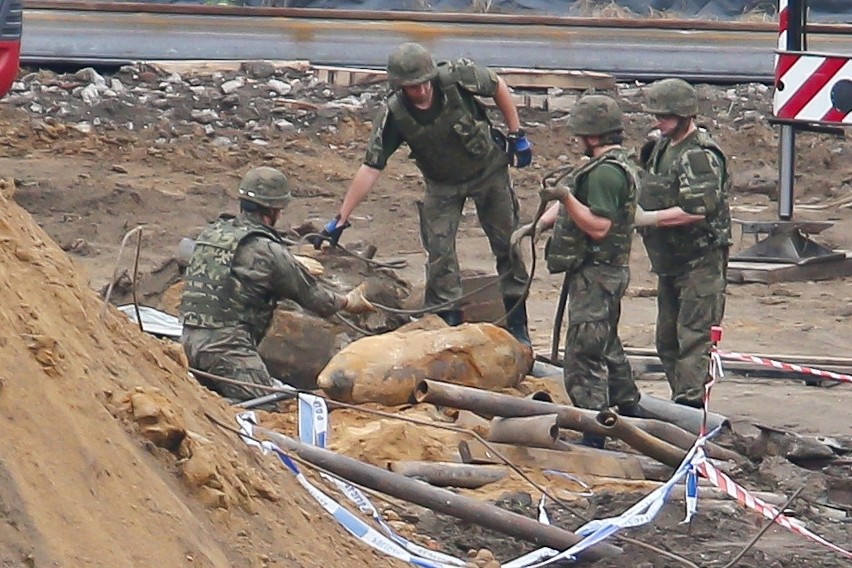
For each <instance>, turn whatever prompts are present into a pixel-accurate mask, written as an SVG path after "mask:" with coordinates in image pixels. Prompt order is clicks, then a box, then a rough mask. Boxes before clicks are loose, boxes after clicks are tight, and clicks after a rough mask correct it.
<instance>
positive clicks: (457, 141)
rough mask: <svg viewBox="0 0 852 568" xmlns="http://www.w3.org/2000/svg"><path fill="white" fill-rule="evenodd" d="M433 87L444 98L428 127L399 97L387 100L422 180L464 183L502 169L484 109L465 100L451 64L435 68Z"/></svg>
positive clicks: (501, 157)
mask: <svg viewBox="0 0 852 568" xmlns="http://www.w3.org/2000/svg"><path fill="white" fill-rule="evenodd" d="M436 86H437V88H439V89H440V90H441V92H442V93H443V94H444V104H443V108H442V109H441V112H440V114H438V116H437V117H435V119H434V120H433V121H432V122H431V123H428V124H421V123H419V122H418V121H417V119H416V118H415V117H414V116H413V115H412V114H411V112H409V110H408V108H407V107H406V106H405V103H404V101H403V100H402V95H400V94H399V93H394V94H393V95H391V96H390V97H389V98H388V108H389V109H390V111H391V113H392V114H393V118H394V120H395V121H396V125H397V127H398V128H399V130H400V132H401V133H402V137H403V138H404V139H405V142H406V143H407V144H408V147H409V148H411V154H412V156H413V157H414V161H415V163H416V164H417V167H418V168H419V169H420V171H421V172H423V175H424V176H425V177H426V178H427V179H430V180H432V181H436V182H441V183H464V182H467V181H470V180H472V179H474V178H476V177H478V176H480V175H484V174H487V173H490V172H493V171H496V170H497V169H498V168H500V167H501V166H505V165H506V164H508V158H507V157H506V153H505V152H503V151H501V150H500V148H499V147H498V146H497V144H496V143H495V142H494V139H493V138H492V137H491V123H490V121H489V120H488V115H487V113H486V111H485V108H484V107H482V105H481V104H480V103H479V102H478V101H476V99H474V98H473V97H472V96H469V100H467V101H465V99H464V97H465V95H463V94H462V92H461V90H460V89H459V85H458V82H457V81H456V77H455V73H454V72H453V66H452V64H441V65H439V66H438V79H437V81H436ZM471 104H472V105H473V109H472V108H471ZM474 109H475V110H474Z"/></svg>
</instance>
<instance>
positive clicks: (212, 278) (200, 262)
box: [180, 215, 281, 342]
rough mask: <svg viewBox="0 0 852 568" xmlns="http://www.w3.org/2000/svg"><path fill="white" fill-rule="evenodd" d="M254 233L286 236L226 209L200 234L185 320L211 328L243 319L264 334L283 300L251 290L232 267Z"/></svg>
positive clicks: (257, 337) (191, 263)
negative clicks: (243, 284) (249, 290)
mask: <svg viewBox="0 0 852 568" xmlns="http://www.w3.org/2000/svg"><path fill="white" fill-rule="evenodd" d="M252 235H257V236H260V237H262V238H267V239H271V240H273V241H276V242H281V237H280V236H279V235H278V234H277V233H276V232H275V231H273V230H272V229H270V228H269V227H267V226H265V225H262V224H260V223H254V222H252V221H251V220H250V219H246V218H245V217H244V216H239V217H232V216H230V215H222V216H220V217H219V219H218V220H217V221H216V222H215V223H213V224H212V225H211V226H210V227H208V228H207V229H205V230H204V231H202V233H201V234H200V235H199V236H198V239H197V240H196V242H195V250H194V252H193V255H192V259H191V260H190V261H189V266H187V268H186V272H185V273H184V281H185V287H184V291H183V297H182V299H181V304H180V312H181V314H182V316H183V323H184V324H186V325H190V326H194V327H203V328H208V329H216V328H223V327H233V326H236V325H239V324H243V325H247V326H249V328H250V329H251V332H252V336H253V337H254V339H255V341H258V342H259V341H260V339H262V338H263V335H264V334H265V333H266V330H267V329H268V328H269V324H270V323H271V322H272V314H273V312H274V310H275V306H276V304H277V300H276V299H274V298H260V297H256V296H255V295H252V294H250V293H248V292H247V291H246V290H245V289H244V288H243V286H242V284H241V283H240V281H239V280H238V279H237V278H236V277H235V276H234V274H233V272H232V270H231V263H232V261H233V259H234V255H235V254H236V252H237V247H239V245H240V243H241V242H243V241H244V240H245V239H246V238H247V237H249V236H252Z"/></svg>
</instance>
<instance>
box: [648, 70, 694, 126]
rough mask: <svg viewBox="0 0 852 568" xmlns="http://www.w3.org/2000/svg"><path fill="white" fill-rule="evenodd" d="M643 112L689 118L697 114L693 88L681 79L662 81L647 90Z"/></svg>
mask: <svg viewBox="0 0 852 568" xmlns="http://www.w3.org/2000/svg"><path fill="white" fill-rule="evenodd" d="M645 112H647V113H650V114H656V115H667V114H668V115H674V116H679V117H681V118H690V117H693V116H695V115H697V114H698V96H697V95H696V94H695V88H694V87H693V86H692V85H690V84H689V83H687V82H686V81H684V80H683V79H663V80H662V81H657V82H656V83H653V84H652V85H651V86H650V87H649V88H648V104H646V105H645Z"/></svg>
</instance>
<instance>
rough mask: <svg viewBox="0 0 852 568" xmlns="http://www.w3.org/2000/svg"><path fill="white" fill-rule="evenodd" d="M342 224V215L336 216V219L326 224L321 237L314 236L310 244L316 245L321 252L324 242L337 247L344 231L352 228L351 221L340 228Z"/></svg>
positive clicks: (310, 239)
mask: <svg viewBox="0 0 852 568" xmlns="http://www.w3.org/2000/svg"><path fill="white" fill-rule="evenodd" d="M338 223H340V215H336V216H335V217H334V219H332V220H330V221H329V222H328V223H326V224H325V225H324V226H323V228H322V231H320V233H319V235H314V236H312V237H309V238H308V242H309V243H311V244H312V245H314V248H315V249H317V250H319V249H320V247H322V243H323V241H328V242H329V244H330V245H331V246H333V247H334V246H337V242H338V241H339V240H340V236H341V235H342V234H343V230H344V229H346V228H347V227H349V226H350V223H349V221H346V222H345V223H343V224H342V225H339V226H338Z"/></svg>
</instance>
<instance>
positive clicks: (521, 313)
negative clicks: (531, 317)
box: [503, 296, 532, 347]
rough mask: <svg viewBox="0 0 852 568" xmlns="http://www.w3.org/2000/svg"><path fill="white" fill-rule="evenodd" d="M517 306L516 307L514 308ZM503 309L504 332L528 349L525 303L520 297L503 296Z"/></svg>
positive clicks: (528, 335)
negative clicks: (504, 312)
mask: <svg viewBox="0 0 852 568" xmlns="http://www.w3.org/2000/svg"><path fill="white" fill-rule="evenodd" d="M516 305H517V307H515V306H516ZM503 307H504V308H505V309H506V314H508V315H507V316H506V330H507V331H508V332H509V333H511V334H512V335H513V336H514V337H515V339H517V340H518V341H519V342H520V343H523V344H524V345H526V346H528V347H530V346H532V342H530V333H529V331H528V330H527V303H526V301H525V300H524V299H523V298H521V297H520V296H504V297H503Z"/></svg>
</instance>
